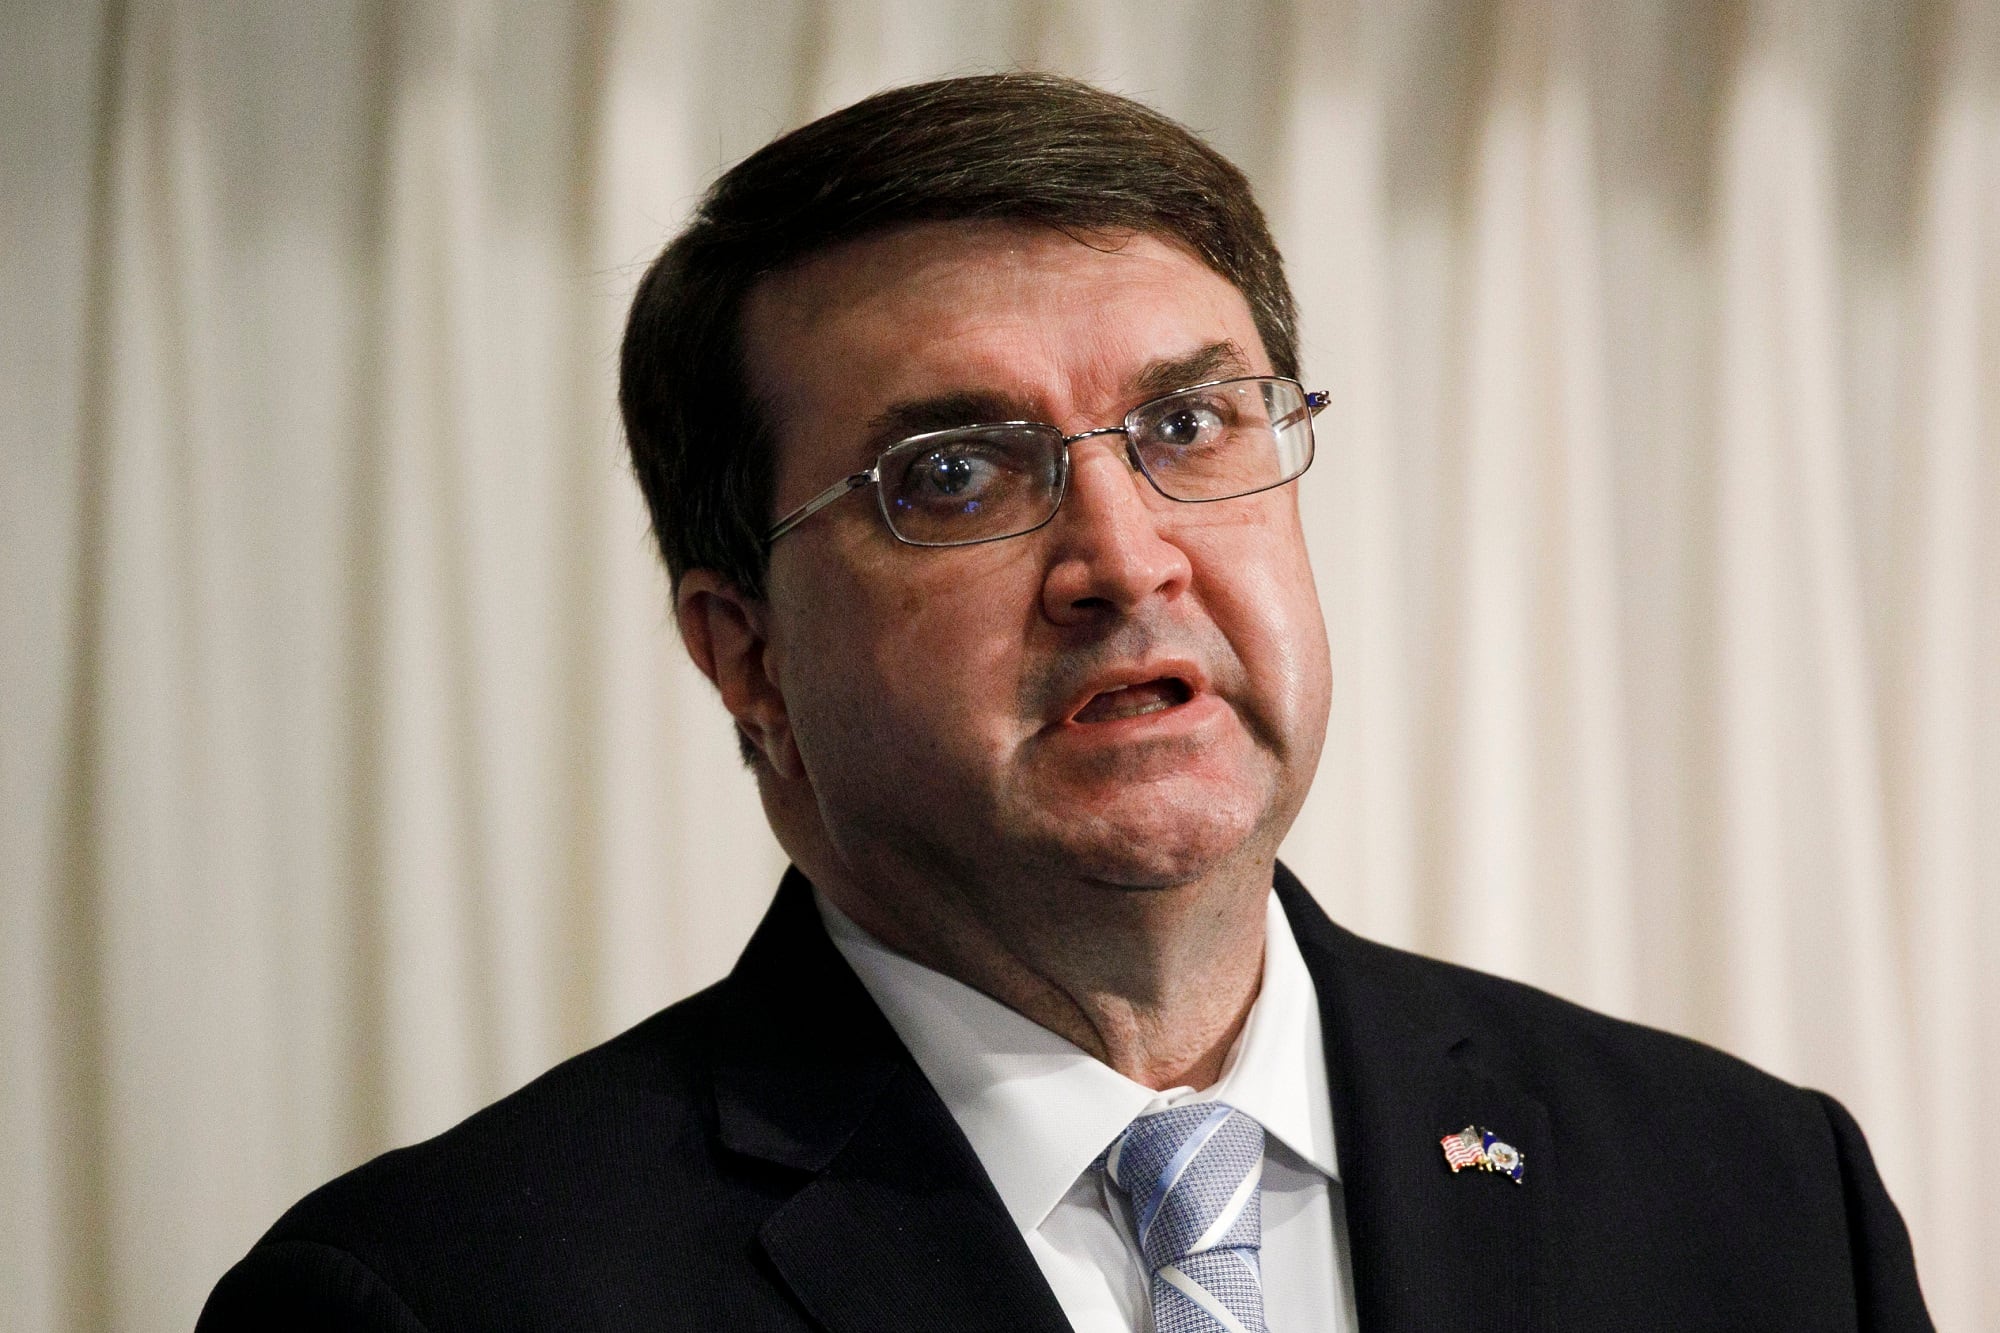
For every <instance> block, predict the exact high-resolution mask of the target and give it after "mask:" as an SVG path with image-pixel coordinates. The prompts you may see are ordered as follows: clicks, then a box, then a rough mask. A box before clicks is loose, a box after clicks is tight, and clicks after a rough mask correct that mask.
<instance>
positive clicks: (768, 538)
mask: <svg viewBox="0 0 2000 1333" xmlns="http://www.w3.org/2000/svg"><path fill="white" fill-rule="evenodd" d="M1271 382H1276V383H1279V384H1289V385H1291V386H1292V387H1293V388H1294V389H1297V390H1298V392H1299V398H1300V406H1299V408H1298V411H1299V412H1302V413H1304V414H1305V427H1306V464H1305V467H1302V468H1300V469H1299V470H1298V471H1297V472H1295V473H1293V474H1292V475H1291V476H1289V477H1286V478H1284V479H1283V480H1281V481H1274V482H1271V483H1270V484H1269V485H1265V486H1258V487H1255V488H1253V489H1251V490H1247V491H1234V492H1232V493H1230V494H1228V495H1209V496H1202V497H1200V498H1198V499H1193V500H1188V499H1183V498H1182V497H1180V496H1178V495H1169V494H1168V493H1167V490H1166V488H1165V487H1164V486H1162V485H1160V481H1159V478H1157V477H1155V476H1154V475H1153V474H1152V473H1151V472H1150V471H1148V470H1147V468H1146V461H1145V460H1144V459H1143V458H1141V457H1140V456H1139V451H1138V448H1137V447H1136V446H1135V445H1134V444H1133V443H1132V420H1133V418H1134V417H1137V416H1138V415H1139V414H1140V413H1142V412H1144V411H1145V410H1146V409H1147V408H1149V407H1152V406H1153V405H1154V404H1156V403H1160V402H1164V401H1165V400H1167V399H1169V398H1178V397H1179V396H1180V395H1182V394H1184V393H1195V392H1198V391H1199V390H1202V389H1214V388H1219V387H1221V386H1222V385H1225V384H1248V383H1257V384H1263V383H1271ZM1332 401H1333V398H1332V395H1330V394H1328V393H1327V392H1326V391H1325V390H1323V389H1308V388H1306V387H1305V385H1303V384H1301V383H1299V381H1298V380H1296V379H1294V378H1292V377H1291V376H1290V375H1230V376H1225V377H1224V378H1222V379H1219V380H1204V381H1202V382H1201V383H1200V384H1190V385H1187V386H1186V387H1184V388H1179V389H1172V390H1169V391H1168V392H1166V393H1163V394H1157V395H1155V396H1154V397H1151V398H1148V399H1147V400H1146V401H1145V402H1143V403H1140V404H1139V405H1138V406H1136V407H1134V408H1132V409H1131V410H1130V411H1129V412H1127V413H1126V414H1125V419H1124V420H1123V421H1122V422H1120V423H1119V424H1118V425H1116V426H1098V427H1096V428H1095V429H1092V430H1081V431H1078V432H1077V433H1076V434H1074V435H1064V434H1063V433H1062V428H1061V427H1060V426H1056V425H1054V424H1052V423H1050V422H1046V421H978V422H971V423H968V424H966V425H963V426H948V427H946V428H945V429H943V430H934V431H923V432H920V433H918V434H916V435H907V436H904V437H903V438H902V439H900V440H897V441H895V442H894V443H892V444H890V445H889V446H888V447H887V448H885V449H883V450H882V452H881V453H879V454H877V455H875V461H874V462H873V463H871V464H870V465H869V466H868V467H867V468H865V469H864V470H862V471H860V472H853V473H849V474H848V475H847V476H845V477H842V478H841V479H840V480H839V481H836V482H834V483H833V484H832V485H831V486H829V487H827V488H826V489H825V490H823V491H821V492H820V493H819V494H818V495H815V496H813V498H812V499H810V500H808V501H806V502H805V503H804V504H802V505H800V506H799V507H798V508H796V509H794V510H792V511H791V512H790V513H789V514H786V515H785V516H784V517H783V518H781V519H779V520H778V521H777V522H776V523H774V524H772V525H771V530H770V531H769V532H768V533H766V534H765V536H764V549H765V550H767V551H768V550H769V549H770V548H771V547H772V545H773V544H774V543H776V542H777V540H778V538H780V537H782V536H784V535H785V534H786V533H788V532H790V531H791V530H792V529H793V528H796V527H798V526H799V524H801V523H803V522H805V521H806V520H807V519H809V518H811V517H812V516H813V515H814V514H817V513H818V512H819V511H820V510H822V509H824V508H826V507H827V506H828V505H830V504H832V503H833V502H834V501H835V500H838V499H840V498H841V497H842V496H845V495H851V494H853V493H854V492H855V491H858V490H860V489H861V488H862V487H863V486H869V485H872V486H874V487H875V501H876V505H875V508H876V512H878V513H879V514H881V516H882V525H883V526H884V527H886V528H888V529H889V535H890V536H891V537H893V538H895V539H896V540H897V541H898V542H900V543H901V544H903V545H904V546H915V547H919V548H922V549H928V550H948V549H950V548H951V547H954V546H979V545H982V544H984V543H986V542H1004V541H1008V540H1010V539H1012V538H1015V537H1025V536H1027V535H1028V534H1029V533H1031V532H1038V531H1040V530H1041V529H1043V528H1045V527H1047V526H1048V525H1049V524H1051V523H1053V522H1054V521H1055V517H1056V515H1057V514H1058V513H1060V512H1061V511H1062V504H1063V501H1064V500H1065V499H1067V498H1068V497H1069V447H1070V446H1071V445H1072V444H1075V443H1076V442H1077V441H1078V440H1089V439H1094V438H1096V437H1097V436H1100V435H1123V436H1124V437H1125V458H1126V461H1127V462H1129V463H1130V464H1131V465H1132V468H1133V470H1134V471H1136V472H1137V473H1138V474H1139V475H1140V476H1142V477H1144V478H1145V479H1146V484H1147V485H1149V486H1151V487H1152V488H1153V489H1154V490H1155V491H1157V492H1158V493H1159V494H1160V495H1161V496H1162V497H1164V498H1165V499H1168V500H1172V501H1173V502H1174V503H1175V504H1213V503H1215V502H1216V501H1218V500H1241V499H1243V498H1244V497H1245V496H1249V495H1261V494H1262V493H1263V492H1265V491H1273V490H1276V489H1277V488H1278V487H1280V486H1289V485H1291V484H1292V483H1293V482H1295V481H1297V480H1298V479H1299V478H1300V477H1303V476H1304V475H1305V474H1306V472H1307V471H1308V470H1310V469H1311V467H1312V464H1313V459H1314V457H1315V456H1316V455H1317V454H1318V442H1317V441H1316V440H1314V438H1313V435H1312V419H1313V418H1314V417H1316V416H1318V415H1319V414H1320V413H1321V412H1322V411H1323V410H1325V408H1326V406H1327V404H1328V403H1330V402H1332ZM1008 426H1017V427H1036V428H1039V429H1042V430H1052V431H1055V432H1056V435H1057V441H1056V456H1057V459H1058V460H1059V468H1060V470H1059V473H1058V477H1059V484H1058V486H1057V488H1056V497H1055V503H1054V504H1052V505H1050V506H1049V512H1048V514H1047V515H1046V516H1045V517H1044V518H1043V519H1042V520H1041V521H1040V522H1038V523H1036V524H1034V525H1033V526H1031V527H1025V528H1021V529H1019V530H1017V531H1014V532H1003V533H998V534H996V535H994V536H991V537H970V538H967V539H966V540H964V541H956V542H920V541H913V540H912V539H910V538H908V537H905V536H904V535H903V534H902V533H900V532H898V531H896V521H895V520H894V519H892V518H891V517H889V509H888V504H889V502H888V499H887V497H886V496H885V495H884V494H883V491H882V486H881V481H882V460H883V459H885V458H887V457H888V456H889V455H890V454H893V453H895V452H896V451H897V450H899V449H902V448H905V447H907V446H908V445H911V444H915V443H917V442H919V441H922V440H928V439H931V438H933V437H934V436H943V435H956V434H958V433H959V432H961V431H969V430H1000V429H1003V428H1005V427H1008ZM1289 428H1290V423H1289V422H1288V423H1285V424H1283V425H1278V426H1276V429H1279V430H1286V429H1289Z"/></svg>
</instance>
